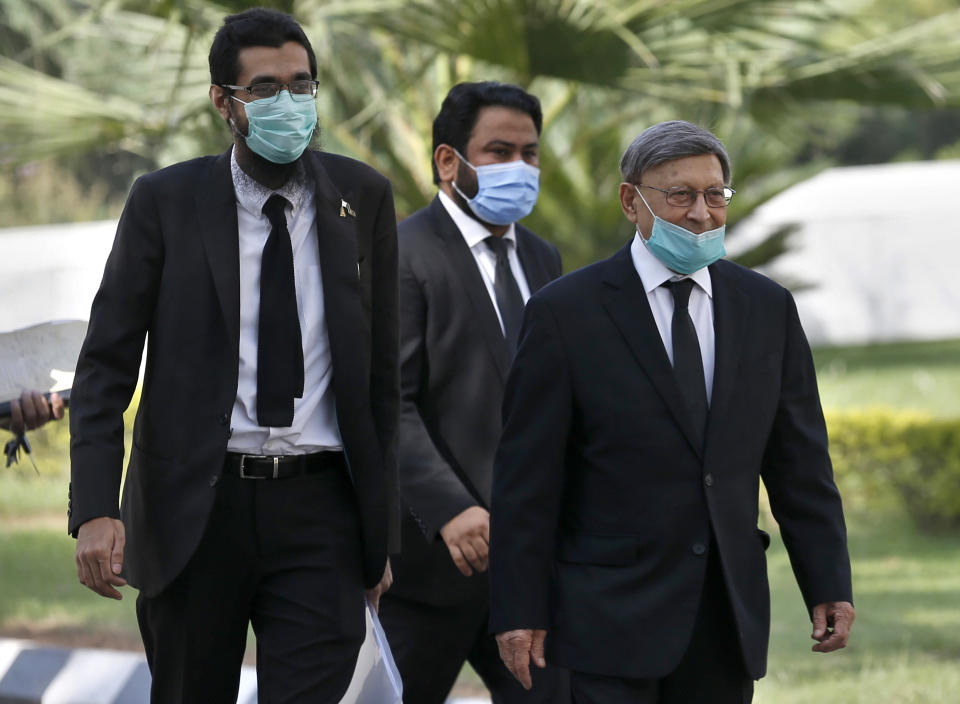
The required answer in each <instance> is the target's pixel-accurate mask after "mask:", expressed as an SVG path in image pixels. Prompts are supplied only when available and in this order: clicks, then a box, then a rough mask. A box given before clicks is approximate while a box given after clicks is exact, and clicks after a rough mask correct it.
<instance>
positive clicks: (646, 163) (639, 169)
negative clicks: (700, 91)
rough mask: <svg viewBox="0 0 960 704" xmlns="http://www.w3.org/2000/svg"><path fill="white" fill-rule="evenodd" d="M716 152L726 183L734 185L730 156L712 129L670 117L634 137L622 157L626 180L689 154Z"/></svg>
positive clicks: (621, 161)
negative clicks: (731, 176)
mask: <svg viewBox="0 0 960 704" xmlns="http://www.w3.org/2000/svg"><path fill="white" fill-rule="evenodd" d="M700 154H716V155H717V158H718V159H719V160H720V168H721V169H723V182H724V183H725V184H727V185H729V184H730V157H729V156H727V150H726V149H724V147H723V143H722V142H721V141H720V140H719V139H717V138H716V136H714V134H713V133H712V132H709V131H708V130H705V129H703V128H702V127H698V126H697V125H695V124H693V123H692V122H686V121H684V120H669V121H667V122H661V123H659V124H656V125H654V126H653V127H648V128H647V129H645V130H644V131H643V132H641V133H640V135H639V136H638V137H637V138H636V139H634V140H633V142H632V143H631V144H630V146H629V147H627V150H626V151H625V152H624V153H623V157H622V158H621V159H620V176H621V177H622V178H623V180H624V181H628V182H629V181H631V180H632V179H639V178H640V174H642V173H643V172H644V171H646V170H647V169H650V168H652V167H654V166H659V165H660V164H663V163H665V162H667V161H673V160H674V159H682V158H683V157H686V156H698V155H700Z"/></svg>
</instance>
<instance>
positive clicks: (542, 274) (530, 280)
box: [517, 225, 551, 295]
mask: <svg viewBox="0 0 960 704" xmlns="http://www.w3.org/2000/svg"><path fill="white" fill-rule="evenodd" d="M531 237H532V235H530V233H528V232H527V231H526V230H524V229H523V228H522V227H520V226H519V225H517V257H518V258H519V259H520V266H521V267H522V268H523V275H524V276H525V277H526V279H527V286H528V287H529V288H530V295H533V294H534V293H536V292H537V291H539V290H540V289H541V288H543V287H544V286H546V285H547V284H548V283H550V280H551V277H550V272H548V271H547V268H546V267H545V266H543V263H542V262H541V261H540V258H539V257H538V256H537V253H536V252H535V251H534V249H533V244H532V242H531Z"/></svg>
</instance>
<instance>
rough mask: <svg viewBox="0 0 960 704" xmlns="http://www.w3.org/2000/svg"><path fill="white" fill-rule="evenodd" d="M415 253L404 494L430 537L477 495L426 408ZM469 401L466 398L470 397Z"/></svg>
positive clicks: (404, 365) (404, 296)
mask: <svg viewBox="0 0 960 704" xmlns="http://www.w3.org/2000/svg"><path fill="white" fill-rule="evenodd" d="M411 258H412V254H411V252H410V250H409V249H408V248H404V247H401V253H400V465H401V469H400V494H401V496H402V497H403V500H404V502H405V503H406V504H407V505H408V506H409V508H410V510H411V511H412V512H413V514H414V518H415V519H416V520H417V523H418V524H419V525H420V528H421V530H423V532H424V535H425V536H426V537H427V539H428V540H434V539H435V538H436V537H437V535H438V534H439V532H440V529H441V528H443V526H444V525H445V524H446V523H447V522H448V521H449V520H450V519H451V518H453V517H455V516H456V515H457V514H459V513H461V512H462V511H464V510H466V509H467V508H469V507H470V506H475V505H477V500H476V499H475V498H474V497H473V495H472V494H471V493H470V491H469V490H468V489H467V488H466V487H465V486H464V484H463V482H462V481H460V478H459V477H458V476H457V474H456V472H455V471H454V470H453V468H452V467H451V466H450V463H449V462H448V461H447V460H446V459H445V458H444V457H443V455H442V454H441V453H440V451H439V450H438V449H437V447H436V444H435V443H434V441H433V439H432V437H431V436H430V432H429V431H428V430H427V425H426V423H425V422H424V418H423V415H422V414H421V406H420V395H421V391H422V390H423V389H424V388H425V387H426V385H427V381H428V375H429V373H430V372H429V360H428V359H427V350H426V328H427V309H428V301H427V298H426V295H425V293H424V289H423V287H422V286H421V283H420V281H419V279H418V277H417V275H416V273H415V272H414V266H413V264H412V262H411ZM465 401H466V399H465Z"/></svg>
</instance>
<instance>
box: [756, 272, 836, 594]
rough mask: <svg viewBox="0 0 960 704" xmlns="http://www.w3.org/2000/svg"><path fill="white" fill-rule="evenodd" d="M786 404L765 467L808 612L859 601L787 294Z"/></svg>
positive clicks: (812, 378) (812, 379)
mask: <svg viewBox="0 0 960 704" xmlns="http://www.w3.org/2000/svg"><path fill="white" fill-rule="evenodd" d="M784 296H785V301H784V309H785V316H784V320H785V325H784V335H785V340H784V352H783V371H782V377H781V388H780V401H779V404H778V407H777V411H776V417H775V418H774V422H773V427H772V429H771V432H770V436H769V439H768V441H767V447H766V451H765V453H764V461H763V468H762V476H763V482H764V485H765V486H766V487H767V493H768V495H769V497H770V506H771V508H772V510H773V515H774V517H775V518H776V519H777V522H778V523H779V524H780V532H781V535H782V536H783V541H784V544H785V545H786V547H787V552H788V554H789V556H790V562H791V564H792V566H793V571H794V574H795V575H796V578H797V583H798V584H799V586H800V591H801V593H802V594H803V598H804V601H805V602H806V605H807V608H808V609H809V608H812V607H814V606H816V605H817V604H821V603H824V602H827V601H852V599H853V594H852V587H851V578H850V557H849V554H848V552H847V534H846V526H845V524H844V518H843V506H842V504H841V501H840V493H839V491H838V490H837V486H836V484H835V483H834V481H833V467H832V465H831V463H830V455H829V454H828V451H827V429H826V424H825V422H824V419H823V411H822V409H821V407H820V397H819V394H818V391H817V378H816V371H815V369H814V366H813V357H812V355H811V353H810V347H809V345H808V344H807V339H806V336H805V335H804V333H803V328H802V327H801V325H800V318H799V316H798V315H797V308H796V304H795V303H794V301H793V297H792V296H791V295H790V294H789V292H786V291H784Z"/></svg>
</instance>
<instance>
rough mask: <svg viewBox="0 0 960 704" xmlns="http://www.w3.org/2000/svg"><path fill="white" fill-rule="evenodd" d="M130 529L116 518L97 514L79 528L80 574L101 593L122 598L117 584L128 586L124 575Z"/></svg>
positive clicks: (86, 582)
mask: <svg viewBox="0 0 960 704" xmlns="http://www.w3.org/2000/svg"><path fill="white" fill-rule="evenodd" d="M125 543H126V532H125V531H124V528H123V523H121V522H120V521H118V520H117V519H116V518H107V517H106V516H104V517H102V518H94V519H92V520H89V521H87V522H86V523H84V524H83V525H82V526H80V529H79V530H78V531H77V555H76V560H77V577H78V578H79V579H80V583H81V584H83V585H85V586H87V587H89V588H90V589H92V590H93V591H95V592H96V593H97V594H99V595H100V596H105V597H109V598H111V599H122V598H123V595H122V594H121V593H120V592H118V591H117V590H116V589H114V587H123V586H126V584H127V580H125V579H123V578H122V577H120V576H119V575H120V570H121V569H122V568H123V546H124V544H125Z"/></svg>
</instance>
